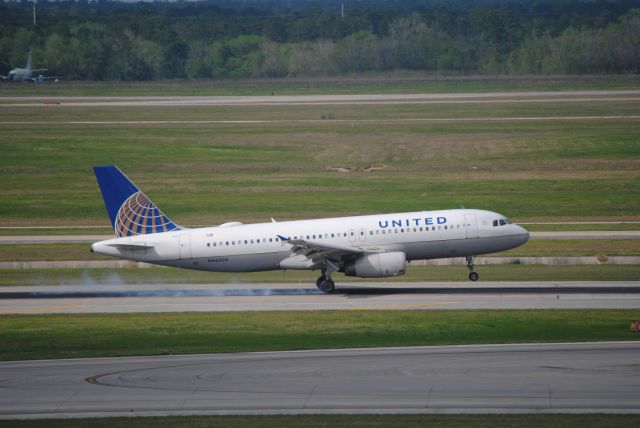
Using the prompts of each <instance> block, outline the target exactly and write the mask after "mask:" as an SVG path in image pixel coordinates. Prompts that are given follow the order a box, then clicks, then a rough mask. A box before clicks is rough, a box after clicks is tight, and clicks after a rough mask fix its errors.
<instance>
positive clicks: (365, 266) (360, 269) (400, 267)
mask: <svg viewBox="0 0 640 428" xmlns="http://www.w3.org/2000/svg"><path fill="white" fill-rule="evenodd" d="M405 267H406V256H405V254H404V253H403V252H401V251H395V252H390V253H379V254H369V255H367V256H360V257H358V258H357V259H355V260H354V261H352V262H348V263H346V264H345V265H344V274H345V275H346V276H359V277H361V278H384V277H387V276H399V275H404V272H405Z"/></svg>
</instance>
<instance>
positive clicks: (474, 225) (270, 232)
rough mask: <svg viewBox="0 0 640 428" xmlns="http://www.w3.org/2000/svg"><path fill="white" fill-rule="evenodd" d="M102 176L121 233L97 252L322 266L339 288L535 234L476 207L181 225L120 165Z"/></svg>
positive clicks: (184, 261)
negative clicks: (340, 280) (337, 278)
mask: <svg viewBox="0 0 640 428" xmlns="http://www.w3.org/2000/svg"><path fill="white" fill-rule="evenodd" d="M93 169H94V172H95V175H96V178H97V180H98V185H99V186H100V190H101V192H102V197H103V199H104V203H105V206H106V208H107V211H108V212H109V218H110V219H111V224H112V225H113V229H114V231H115V235H116V238H114V239H108V240H105V241H100V242H96V243H94V244H93V245H91V251H92V252H96V253H99V254H105V255H109V256H114V257H119V258H122V259H127V260H135V261H141V262H147V263H154V264H158V265H165V266H174V267H179V268H184V269H196V270H205V271H214V272H256V271H267V270H278V269H284V270H288V269H292V270H294V269H295V270H320V272H321V275H320V277H319V278H318V280H317V281H316V286H317V287H318V288H319V289H320V290H322V291H324V292H325V293H331V292H333V291H334V290H335V284H334V281H333V279H332V274H334V273H335V272H343V273H344V274H345V275H347V276H357V277H361V278H383V277H391V276H398V275H403V274H404V273H405V269H406V263H407V262H408V261H412V260H421V259H439V258H448V257H466V260H467V268H468V269H469V272H470V273H469V279H470V280H471V281H476V280H477V279H478V274H477V273H476V272H474V270H473V268H474V263H473V262H474V258H475V256H476V255H478V254H488V253H494V252H497V251H504V250H508V249H510V248H515V247H518V246H520V245H522V244H524V243H525V242H527V241H528V240H529V232H527V230H526V229H524V228H523V227H521V226H518V225H515V224H511V222H509V220H507V219H506V218H505V217H504V216H503V215H501V214H498V213H495V212H491V211H483V210H475V209H453V210H441V211H419V212H408V213H398V214H379V215H366V216H355V217H338V218H327V219H317V220H298V221H283V222H276V221H275V220H273V219H271V222H270V223H258V224H246V225H245V224H242V223H238V222H231V223H225V224H222V225H220V226H216V227H203V228H196V229H188V228H184V227H180V226H178V225H176V224H175V223H174V222H172V221H171V220H169V218H168V217H167V216H166V215H165V214H164V213H163V212H162V211H161V210H160V209H159V208H158V207H157V206H156V205H155V204H154V203H153V202H151V200H149V198H147V197H146V196H145V195H144V193H142V192H141V191H140V189H138V188H137V187H136V185H135V184H133V183H132V182H131V181H130V180H129V179H128V178H127V177H126V176H125V175H124V174H123V173H122V172H121V171H120V170H119V169H118V168H117V167H116V166H114V165H110V166H97V167H94V168H93Z"/></svg>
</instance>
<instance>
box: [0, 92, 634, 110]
mask: <svg viewBox="0 0 640 428" xmlns="http://www.w3.org/2000/svg"><path fill="white" fill-rule="evenodd" d="M639 96H640V91H638V90H604V91H557V92H553V91H521V92H485V93H449V94H340V95H319V94H318V95H261V96H129V97H91V96H89V97H62V96H51V97H40V96H34V97H0V107H38V106H42V107H47V108H49V107H166V106H234V105H236V106H242V105H244V106H261V105H262V106H270V105H326V104H332V105H335V104H347V105H349V104H356V105H357V104H434V103H482V102H491V103H496V102H507V103H524V102H526V103H530V102H622V101H638V100H640V98H639ZM609 97H612V98H609Z"/></svg>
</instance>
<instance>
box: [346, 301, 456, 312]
mask: <svg viewBox="0 0 640 428" xmlns="http://www.w3.org/2000/svg"><path fill="white" fill-rule="evenodd" d="M456 303H460V302H433V303H407V304H403V305H393V306H376V307H373V308H351V309H350V310H352V311H376V310H379V309H405V308H422V307H428V306H438V305H454V304H456Z"/></svg>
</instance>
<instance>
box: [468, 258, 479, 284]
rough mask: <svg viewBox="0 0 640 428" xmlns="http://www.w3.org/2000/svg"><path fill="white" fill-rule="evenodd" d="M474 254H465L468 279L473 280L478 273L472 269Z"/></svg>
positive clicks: (475, 279)
mask: <svg viewBox="0 0 640 428" xmlns="http://www.w3.org/2000/svg"><path fill="white" fill-rule="evenodd" d="M475 260H476V256H467V269H469V279H470V280H471V281H473V282H475V281H477V280H478V274H477V273H476V272H474V271H473V268H474V263H473V262H474V261H475Z"/></svg>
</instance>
